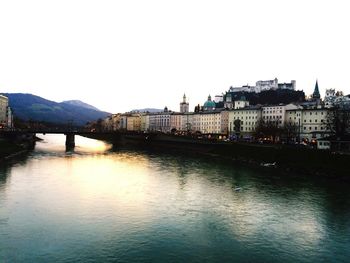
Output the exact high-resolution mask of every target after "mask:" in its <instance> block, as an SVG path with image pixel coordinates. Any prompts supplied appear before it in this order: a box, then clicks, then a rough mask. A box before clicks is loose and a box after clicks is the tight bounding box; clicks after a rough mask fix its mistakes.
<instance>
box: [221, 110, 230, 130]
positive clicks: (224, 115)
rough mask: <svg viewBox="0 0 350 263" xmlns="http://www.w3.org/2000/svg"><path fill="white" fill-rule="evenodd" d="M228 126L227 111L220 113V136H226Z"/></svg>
mask: <svg viewBox="0 0 350 263" xmlns="http://www.w3.org/2000/svg"><path fill="white" fill-rule="evenodd" d="M228 125H229V111H228V110H223V111H221V134H226V135H228V132H229V131H228Z"/></svg>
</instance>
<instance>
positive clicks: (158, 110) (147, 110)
mask: <svg viewBox="0 0 350 263" xmlns="http://www.w3.org/2000/svg"><path fill="white" fill-rule="evenodd" d="M161 111H163V110H162V109H154V108H145V109H137V110H132V111H131V112H161Z"/></svg>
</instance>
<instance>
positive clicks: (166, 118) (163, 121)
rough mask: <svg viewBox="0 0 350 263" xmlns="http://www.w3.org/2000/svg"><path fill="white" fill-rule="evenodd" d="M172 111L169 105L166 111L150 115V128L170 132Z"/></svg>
mask: <svg viewBox="0 0 350 263" xmlns="http://www.w3.org/2000/svg"><path fill="white" fill-rule="evenodd" d="M171 115H172V112H171V111H169V110H168V108H167V107H165V108H164V111H162V112H157V113H152V114H150V115H149V130H150V131H158V132H170V130H171V128H170V127H171V126H170V116H171Z"/></svg>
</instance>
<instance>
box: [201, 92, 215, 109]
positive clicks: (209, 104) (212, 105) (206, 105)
mask: <svg viewBox="0 0 350 263" xmlns="http://www.w3.org/2000/svg"><path fill="white" fill-rule="evenodd" d="M215 106H216V105H215V102H214V101H212V100H211V96H210V95H209V96H208V100H207V101H206V102H204V105H203V107H204V109H205V110H211V109H215Z"/></svg>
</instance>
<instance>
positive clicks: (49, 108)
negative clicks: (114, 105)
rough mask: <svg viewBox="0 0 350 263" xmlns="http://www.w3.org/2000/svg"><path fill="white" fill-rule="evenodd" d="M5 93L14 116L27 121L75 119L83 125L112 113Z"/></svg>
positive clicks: (21, 94)
mask: <svg viewBox="0 0 350 263" xmlns="http://www.w3.org/2000/svg"><path fill="white" fill-rule="evenodd" d="M3 94H4V95H5V96H6V97H8V98H9V105H10V107H11V108H12V110H13V114H14V116H15V117H18V118H20V119H22V120H25V121H28V120H34V121H43V122H51V123H58V124H65V123H68V122H71V121H73V124H74V125H79V126H82V125H85V124H86V123H87V122H89V121H94V120H97V119H99V118H105V117H107V116H108V115H110V113H108V112H103V111H99V110H96V109H92V108H88V107H86V106H79V105H74V104H75V103H73V104H72V103H65V102H61V103H58V102H54V101H50V100H46V99H44V98H41V97H39V96H35V95H32V94H24V93H3ZM84 104H85V103H84ZM86 105H88V104H86ZM89 106H90V105H89ZM91 107H93V106H91Z"/></svg>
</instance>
